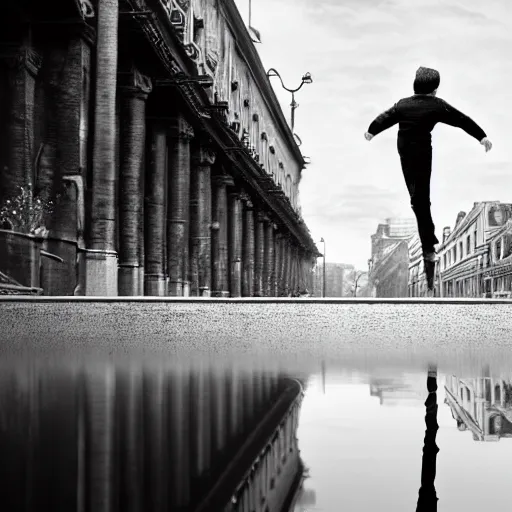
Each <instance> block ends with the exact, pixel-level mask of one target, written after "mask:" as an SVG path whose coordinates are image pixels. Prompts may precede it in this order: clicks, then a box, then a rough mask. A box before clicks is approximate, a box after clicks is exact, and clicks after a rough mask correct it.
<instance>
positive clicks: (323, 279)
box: [320, 237, 325, 298]
mask: <svg viewBox="0 0 512 512" xmlns="http://www.w3.org/2000/svg"><path fill="white" fill-rule="evenodd" d="M320 242H322V243H323V244H324V250H323V253H324V268H323V277H322V297H323V298H325V240H324V238H323V237H322V238H320Z"/></svg>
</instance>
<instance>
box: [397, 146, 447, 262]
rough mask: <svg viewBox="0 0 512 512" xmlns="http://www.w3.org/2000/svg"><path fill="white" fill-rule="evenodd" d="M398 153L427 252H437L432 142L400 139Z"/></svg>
mask: <svg viewBox="0 0 512 512" xmlns="http://www.w3.org/2000/svg"><path fill="white" fill-rule="evenodd" d="M398 153H399V155H400V162H401V164H402V172H403V173H404V178H405V184H406V185H407V190H408V191H409V196H410V197H411V207H412V210H413V212H414V215H416V221H417V223H418V234H419V237H420V240H421V247H422V249H423V254H424V255H425V254H427V253H429V252H434V245H435V244H438V243H439V240H438V239H437V237H436V235H435V226H434V222H433V220H432V213H431V211H430V176H431V174H432V146H431V144H430V142H428V143H426V142H409V141H403V140H400V139H398Z"/></svg>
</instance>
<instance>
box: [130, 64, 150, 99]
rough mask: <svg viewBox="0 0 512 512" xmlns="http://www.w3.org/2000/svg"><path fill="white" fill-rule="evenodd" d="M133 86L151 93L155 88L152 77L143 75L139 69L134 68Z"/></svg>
mask: <svg viewBox="0 0 512 512" xmlns="http://www.w3.org/2000/svg"><path fill="white" fill-rule="evenodd" d="M133 86H134V87H136V88H137V89H140V90H141V91H142V92H145V93H146V94H149V93H150V92H151V91H152V90H153V84H152V83H151V78H149V77H148V76H146V75H143V74H142V73H141V72H140V71H139V70H138V69H136V68H133Z"/></svg>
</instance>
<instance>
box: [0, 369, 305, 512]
mask: <svg viewBox="0 0 512 512" xmlns="http://www.w3.org/2000/svg"><path fill="white" fill-rule="evenodd" d="M302 396H303V388H302V384H301V382H299V381H298V380H296V379H291V378H288V377H286V376H285V375H284V374H282V373H279V372H277V371H275V370H269V369H265V370H247V369H244V370H241V369H238V368H236V367H231V368H229V369H224V370H222V369H218V368H217V369H212V368H211V367H207V366H197V367H195V368H188V369H185V368H183V367H180V368H178V367H176V366H169V365H164V364H149V363H148V364H146V365H143V364H140V365H139V364H135V363H133V364H131V365H130V364H125V365H114V364H105V363H104V364H92V363H88V364H87V363H83V362H82V363H81V364H77V363H69V362H68V363H67V364H60V365H57V364H45V365H43V364H35V363H34V364H31V363H27V364H23V366H22V365H20V364H16V365H10V366H9V365H7V364H3V365H2V367H1V368H0V459H1V461H2V463H1V464H0V479H1V481H2V485H1V486H0V503H1V509H2V510H6V511H9V512H16V511H21V510H23V511H32V510H43V508H48V509H49V510H55V511H60V510H62V511H74V510H76V511H81V512H82V511H84V512H86V511H91V512H92V511H94V512H103V511H104V512H110V511H123V512H124V511H128V512H131V511H133V512H136V511H143V510H144V511H164V510H165V511H169V510H177V511H183V512H184V511H197V512H199V511H205V512H207V511H219V512H222V511H226V512H227V511H240V512H242V511H243V512H252V511H255V510H256V511H261V512H273V511H275V512H281V511H282V510H287V507H288V508H289V507H290V503H292V501H293V499H294V496H295V494H296V491H297V490H298V488H299V485H300V482H301V479H302V472H303V466H302V462H301V459H300V455H299V451H298V447H297V436H296V429H297V424H298V415H299V408H300V406H301V401H302Z"/></svg>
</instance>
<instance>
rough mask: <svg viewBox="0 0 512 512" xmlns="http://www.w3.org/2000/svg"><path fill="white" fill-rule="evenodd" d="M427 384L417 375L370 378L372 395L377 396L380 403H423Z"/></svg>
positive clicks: (387, 404) (388, 404) (391, 404)
mask: <svg viewBox="0 0 512 512" xmlns="http://www.w3.org/2000/svg"><path fill="white" fill-rule="evenodd" d="M424 388H425V385H424V382H423V381H420V380H419V379H418V376H417V375H410V376H409V375H406V374H404V375H401V377H400V378H399V377H397V378H379V377H372V378H371V379H370V396H374V397H377V398H378V399H379V401H380V405H384V406H394V405H414V406H417V405H422V402H423V401H424V400H425V390H424Z"/></svg>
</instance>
